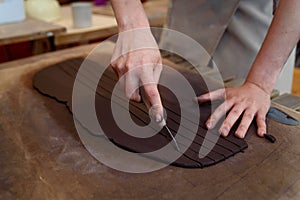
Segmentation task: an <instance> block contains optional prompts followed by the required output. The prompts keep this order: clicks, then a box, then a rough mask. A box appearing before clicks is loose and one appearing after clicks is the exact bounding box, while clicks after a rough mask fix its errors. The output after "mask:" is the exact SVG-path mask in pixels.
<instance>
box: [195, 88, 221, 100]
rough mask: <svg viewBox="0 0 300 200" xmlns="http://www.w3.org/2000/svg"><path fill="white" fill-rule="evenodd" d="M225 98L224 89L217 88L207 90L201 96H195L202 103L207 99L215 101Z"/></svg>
mask: <svg viewBox="0 0 300 200" xmlns="http://www.w3.org/2000/svg"><path fill="white" fill-rule="evenodd" d="M224 98H225V89H219V90H215V91H213V92H209V93H206V94H203V95H201V96H198V97H196V100H197V101H198V102H199V103H204V102H207V101H215V100H218V99H224Z"/></svg>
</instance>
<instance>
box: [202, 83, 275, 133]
mask: <svg viewBox="0 0 300 200" xmlns="http://www.w3.org/2000/svg"><path fill="white" fill-rule="evenodd" d="M220 99H225V101H224V102H223V103H222V104H221V105H220V106H219V107H218V108H217V109H216V110H215V111H214V112H213V114H212V115H211V116H210V117H209V119H208V120H207V121H206V126H207V128H209V129H212V128H214V127H215V125H216V124H217V122H218V121H219V120H220V119H221V117H222V116H224V115H225V114H226V113H227V112H228V111H229V112H228V115H227V117H226V119H225V120H224V122H223V123H222V125H221V127H220V129H219V133H220V134H221V135H223V136H224V137H226V136H227V135H228V133H229V131H230V129H231V128H232V126H233V125H234V123H235V122H236V121H237V120H238V118H239V117H240V116H241V115H242V116H243V117H242V120H241V122H240V124H239V126H238V128H237V130H236V132H235V135H236V136H237V137H239V138H244V137H245V135H246V132H247V130H248V128H249V126H250V124H251V122H252V120H253V119H254V118H256V123H257V134H258V135H259V136H260V137H263V135H264V134H265V133H266V114H267V112H268V110H269V108H270V104H271V101H270V95H269V94H267V93H266V92H265V91H264V90H262V89H261V88H260V87H259V86H257V85H255V84H253V83H251V82H245V83H244V84H243V85H242V86H240V87H235V88H227V89H219V90H216V91H213V92H210V93H206V94H204V95H201V96H199V97H197V100H198V102H199V103H204V102H207V101H209V100H211V101H215V100H220Z"/></svg>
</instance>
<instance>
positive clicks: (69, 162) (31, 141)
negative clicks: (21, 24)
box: [0, 43, 300, 200]
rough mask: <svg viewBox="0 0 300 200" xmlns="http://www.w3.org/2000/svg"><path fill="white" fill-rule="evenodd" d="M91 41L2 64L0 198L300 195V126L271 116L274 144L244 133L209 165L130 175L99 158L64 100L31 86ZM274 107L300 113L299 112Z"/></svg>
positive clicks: (86, 49) (83, 52) (86, 48)
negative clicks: (240, 149) (228, 153)
mask: <svg viewBox="0 0 300 200" xmlns="http://www.w3.org/2000/svg"><path fill="white" fill-rule="evenodd" d="M106 45H107V47H109V46H111V45H112V44H111V43H107V44H106ZM93 47H95V45H89V46H81V47H76V48H73V49H67V50H62V51H56V52H51V53H47V54H44V55H39V56H35V57H32V58H27V59H23V60H19V61H13V62H9V63H5V64H1V65H0V80H1V82H0V135H1V137H0V169H1V170H0V199H45V200H47V199H162V198H164V199H203V198H204V199H216V198H219V199H233V198H234V199H289V198H292V199H299V197H300V129H299V126H297V127H293V126H285V125H282V124H279V123H276V122H274V121H271V120H270V121H269V123H268V131H269V132H270V133H272V134H273V135H275V136H276V138H277V141H276V143H274V144H272V143H270V142H268V141H266V140H265V139H261V138H258V137H257V136H256V135H247V138H246V141H247V142H248V145H249V147H248V149H246V150H245V152H244V153H239V154H237V155H235V156H234V157H231V158H229V159H228V160H226V161H224V162H222V163H220V164H217V165H215V166H211V167H208V168H205V169H183V168H177V167H172V166H170V167H166V168H164V169H162V170H159V171H156V172H153V173H148V174H126V173H122V172H118V171H115V170H112V169H110V168H108V167H106V166H105V165H103V164H101V163H100V162H98V161H97V160H95V159H94V158H93V157H92V156H91V155H90V154H89V153H88V152H87V150H86V149H85V148H84V146H83V145H82V143H81V141H80V139H79V137H78V135H77V133H76V130H75V128H74V125H73V120H72V116H71V115H70V113H69V112H68V111H67V109H66V108H65V106H64V105H62V104H59V103H57V102H56V101H55V100H52V99H49V98H47V97H45V96H42V95H40V94H39V93H38V92H37V91H35V90H34V89H33V87H32V77H33V75H34V74H35V73H36V72H37V71H39V70H41V69H43V68H45V67H47V66H49V65H51V64H54V63H57V62H60V61H63V60H65V59H68V58H73V57H78V56H85V55H87V54H88V53H89V52H90V51H91V50H92V48H93ZM104 47H105V46H104ZM275 106H277V107H280V108H282V109H283V110H284V111H286V112H287V113H289V114H290V115H292V116H293V117H295V118H296V119H298V120H300V114H299V113H296V112H294V111H292V110H288V109H287V108H284V107H281V106H279V105H275ZM57 116H60V118H63V119H64V120H63V121H57Z"/></svg>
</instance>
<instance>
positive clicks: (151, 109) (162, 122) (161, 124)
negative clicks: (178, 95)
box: [140, 88, 180, 151]
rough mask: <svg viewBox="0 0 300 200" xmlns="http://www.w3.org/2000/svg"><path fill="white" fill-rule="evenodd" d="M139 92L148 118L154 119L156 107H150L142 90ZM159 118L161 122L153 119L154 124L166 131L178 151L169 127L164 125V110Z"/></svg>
mask: <svg viewBox="0 0 300 200" xmlns="http://www.w3.org/2000/svg"><path fill="white" fill-rule="evenodd" d="M140 92H141V97H142V99H143V102H144V103H145V105H146V107H147V109H149V115H150V117H151V118H152V119H153V118H154V117H156V114H155V113H156V112H154V111H155V110H156V108H158V106H156V105H152V106H151V105H150V102H149V100H148V99H147V98H146V96H145V91H144V89H143V88H140ZM160 117H161V120H160V121H156V120H155V119H154V120H155V121H156V123H157V124H158V125H159V127H160V128H165V129H166V130H167V132H168V133H169V135H170V136H171V138H172V141H174V144H175V146H176V149H177V150H178V151H180V149H179V146H178V143H177V141H176V139H175V137H174V136H173V134H172V132H171V130H170V129H169V127H168V126H167V123H166V120H165V117H166V114H165V110H164V114H163V116H160Z"/></svg>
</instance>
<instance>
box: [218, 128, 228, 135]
mask: <svg viewBox="0 0 300 200" xmlns="http://www.w3.org/2000/svg"><path fill="white" fill-rule="evenodd" d="M219 133H220V134H221V135H222V136H224V137H226V136H227V135H228V130H227V129H225V128H222V129H220V130H219Z"/></svg>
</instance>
